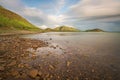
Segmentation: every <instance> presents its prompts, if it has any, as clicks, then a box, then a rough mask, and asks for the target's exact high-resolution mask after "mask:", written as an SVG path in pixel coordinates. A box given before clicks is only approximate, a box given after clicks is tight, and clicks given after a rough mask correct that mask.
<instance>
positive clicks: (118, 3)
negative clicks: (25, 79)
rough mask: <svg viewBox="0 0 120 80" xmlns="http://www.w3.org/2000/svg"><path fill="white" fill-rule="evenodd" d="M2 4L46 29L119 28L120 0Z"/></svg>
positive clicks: (7, 0) (14, 1) (8, 0)
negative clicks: (60, 27)
mask: <svg viewBox="0 0 120 80" xmlns="http://www.w3.org/2000/svg"><path fill="white" fill-rule="evenodd" d="M0 5H2V6H3V7H5V8H7V9H9V10H11V11H13V12H15V13H17V14H19V15H21V16H22V17H24V18H26V19H27V20H28V21H29V22H31V23H32V24H34V25H36V26H37V27H40V28H43V29H44V28H48V27H49V28H54V27H57V26H61V25H66V26H71V27H75V28H78V29H80V30H87V29H94V28H100V29H103V30H106V31H120V0H0Z"/></svg>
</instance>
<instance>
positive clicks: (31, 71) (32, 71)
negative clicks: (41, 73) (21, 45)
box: [29, 69, 38, 78]
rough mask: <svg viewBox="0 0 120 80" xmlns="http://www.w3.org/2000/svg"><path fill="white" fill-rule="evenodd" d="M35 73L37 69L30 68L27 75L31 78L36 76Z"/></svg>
mask: <svg viewBox="0 0 120 80" xmlns="http://www.w3.org/2000/svg"><path fill="white" fill-rule="evenodd" d="M37 74H38V70H37V69H32V70H30V72H29V76H30V77H31V78H35V77H36V76H37Z"/></svg>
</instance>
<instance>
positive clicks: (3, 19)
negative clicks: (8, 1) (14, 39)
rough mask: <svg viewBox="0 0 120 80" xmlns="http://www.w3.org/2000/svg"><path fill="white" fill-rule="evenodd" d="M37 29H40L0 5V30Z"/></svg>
mask: <svg viewBox="0 0 120 80" xmlns="http://www.w3.org/2000/svg"><path fill="white" fill-rule="evenodd" d="M3 30H4V31H8V32H9V31H16V32H17V31H21V30H25V31H38V30H40V29H39V28H37V27H36V26H34V25H33V24H31V23H30V22H28V21H27V20H26V19H24V18H23V17H21V16H20V15H18V14H16V13H14V12H12V11H10V10H7V9H5V8H3V7H2V6H0V32H1V31H3Z"/></svg>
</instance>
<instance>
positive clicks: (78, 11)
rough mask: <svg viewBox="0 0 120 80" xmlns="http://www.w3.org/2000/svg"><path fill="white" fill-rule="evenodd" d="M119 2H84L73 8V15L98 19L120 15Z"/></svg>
mask: <svg viewBox="0 0 120 80" xmlns="http://www.w3.org/2000/svg"><path fill="white" fill-rule="evenodd" d="M119 8H120V1H118V0H82V1H80V2H79V3H78V4H77V5H73V6H71V11H70V12H71V13H72V14H73V15H77V16H79V17H94V16H95V17H96V16H106V15H116V14H120V9H119Z"/></svg>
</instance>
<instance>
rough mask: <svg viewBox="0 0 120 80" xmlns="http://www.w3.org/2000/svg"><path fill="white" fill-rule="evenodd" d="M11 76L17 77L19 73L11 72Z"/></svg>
mask: <svg viewBox="0 0 120 80" xmlns="http://www.w3.org/2000/svg"><path fill="white" fill-rule="evenodd" d="M11 75H12V76H18V75H19V72H18V71H16V70H14V71H12V72H11Z"/></svg>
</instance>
